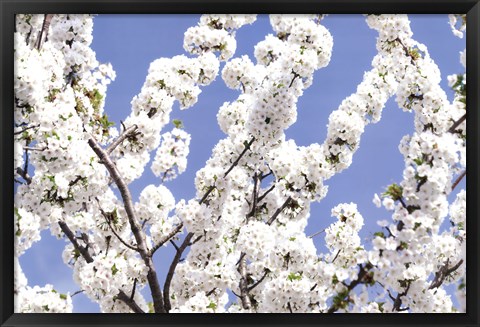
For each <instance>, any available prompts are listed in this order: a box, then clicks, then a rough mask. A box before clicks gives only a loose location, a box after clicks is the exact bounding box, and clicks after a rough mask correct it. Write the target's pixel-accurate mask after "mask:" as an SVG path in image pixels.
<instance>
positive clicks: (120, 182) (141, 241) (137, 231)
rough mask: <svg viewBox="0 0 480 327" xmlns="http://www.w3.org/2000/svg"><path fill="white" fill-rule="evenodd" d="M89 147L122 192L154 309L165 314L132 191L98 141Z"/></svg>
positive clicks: (93, 140) (89, 141) (91, 142)
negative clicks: (145, 272) (145, 267)
mask: <svg viewBox="0 0 480 327" xmlns="http://www.w3.org/2000/svg"><path fill="white" fill-rule="evenodd" d="M88 145H89V146H90V147H91V148H92V150H93V151H94V152H95V153H96V154H97V156H98V157H99V159H100V161H101V162H102V163H103V165H104V166H105V167H106V168H107V170H108V172H109V173H110V176H111V177H112V178H113V180H114V182H115V184H116V185H117V187H118V189H119V191H120V194H121V196H122V199H123V204H124V207H125V211H126V213H127V217H128V222H129V224H130V229H131V231H132V233H133V235H134V236H135V240H136V241H137V247H138V252H139V253H140V256H141V257H142V259H143V261H144V263H145V265H146V266H147V268H148V273H147V280H148V285H149V286H150V291H151V294H152V300H153V307H154V309H155V312H156V313H164V312H165V306H164V302H163V296H162V291H161V289H160V284H159V282H158V278H157V272H156V270H155V266H154V265H153V261H152V257H151V256H150V254H149V251H148V249H147V244H146V241H145V233H144V232H143V230H142V229H141V228H140V225H139V223H138V220H137V217H136V214H135V210H134V206H133V202H132V196H131V194H130V190H129V189H128V186H127V184H126V183H125V181H124V179H123V178H122V176H121V175H120V172H119V171H118V169H117V167H116V166H115V164H114V163H113V162H112V160H111V159H110V156H109V155H108V153H106V152H105V151H104V150H103V149H102V148H101V147H100V146H99V145H98V143H97V141H95V139H93V138H90V139H89V140H88Z"/></svg>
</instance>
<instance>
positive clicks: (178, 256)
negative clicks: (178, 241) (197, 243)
mask: <svg viewBox="0 0 480 327" xmlns="http://www.w3.org/2000/svg"><path fill="white" fill-rule="evenodd" d="M192 237H193V233H192V232H190V233H188V234H187V236H186V237H185V239H184V240H183V243H182V245H180V247H179V248H178V249H177V253H175V257H174V258H173V260H172V263H171V264H170V268H169V269H168V273H167V277H166V278H165V284H164V285H163V298H164V299H165V311H166V312H168V311H170V309H171V308H172V305H171V303H170V286H171V283H172V278H173V275H174V274H175V269H176V268H177V265H178V263H179V262H180V259H181V258H182V254H183V252H184V251H185V249H186V248H187V247H188V246H189V245H190V240H191V239H192Z"/></svg>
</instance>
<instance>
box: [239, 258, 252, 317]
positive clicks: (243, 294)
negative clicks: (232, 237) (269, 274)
mask: <svg viewBox="0 0 480 327" xmlns="http://www.w3.org/2000/svg"><path fill="white" fill-rule="evenodd" d="M240 256H241V257H242V258H241V259H240V264H239V265H238V269H237V271H238V272H239V273H240V284H239V287H240V299H241V301H242V307H243V308H244V309H245V310H248V309H250V307H251V306H252V303H251V301H250V295H249V294H248V281H247V259H246V258H245V252H242V254H241V255H240Z"/></svg>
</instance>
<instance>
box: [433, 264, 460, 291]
mask: <svg viewBox="0 0 480 327" xmlns="http://www.w3.org/2000/svg"><path fill="white" fill-rule="evenodd" d="M462 263H463V259H460V261H459V262H457V264H456V265H454V266H452V267H450V268H449V267H448V265H449V261H448V260H447V262H446V263H445V264H444V265H443V266H442V267H441V268H440V270H439V271H437V272H436V273H435V278H434V279H433V280H432V283H431V284H430V287H429V288H428V289H429V290H431V289H434V288H437V287H440V286H441V285H442V284H443V282H444V281H445V278H447V277H448V276H449V275H450V274H451V273H453V272H454V271H455V270H457V269H458V268H460V266H461V265H462Z"/></svg>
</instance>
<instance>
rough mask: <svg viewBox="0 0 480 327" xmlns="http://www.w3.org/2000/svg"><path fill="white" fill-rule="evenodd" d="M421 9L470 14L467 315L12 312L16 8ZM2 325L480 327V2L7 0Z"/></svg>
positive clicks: (2, 44) (2, 1) (0, 163)
mask: <svg viewBox="0 0 480 327" xmlns="http://www.w3.org/2000/svg"><path fill="white" fill-rule="evenodd" d="M47 12H48V13H95V14H102V13H110V14H139V13H185V14H191V13H242V14H245V13H258V14H260V13H292V14H296V13H297V14H298V13H312V12H320V13H332V14H333V13H344V14H345V13H376V14H387V13H418V14H428V13H431V14H440V13H442V14H447V13H459V14H460V13H466V14H467V20H468V24H467V33H466V37H467V40H466V42H467V92H468V97H467V116H468V117H467V135H468V142H467V153H468V155H467V161H468V165H467V166H468V173H467V184H468V189H467V223H468V225H469V233H470V235H472V236H471V237H468V238H467V252H468V253H467V262H468V270H467V283H468V292H467V313H465V314H413V315H408V314H388V315H384V314H335V315H328V314H327V315H306V314H305V315H304V314H295V315H281V314H255V315H241V316H238V315H211V314H178V315H147V314H145V315H128V314H55V315H46V314H14V313H13V312H14V311H13V245H14V242H13V219H11V217H13V202H14V196H13V190H14V188H13V160H11V159H12V158H13V124H12V123H11V122H13V110H11V107H12V104H13V67H14V66H13V65H14V62H13V29H14V15H15V14H17V13H47ZM0 17H1V27H0V28H1V29H0V34H1V39H0V49H1V52H2V54H1V67H0V75H1V88H0V99H1V104H2V107H1V110H0V122H1V124H0V126H1V127H0V128H1V129H0V135H1V142H0V155H1V157H2V160H0V186H1V190H2V191H1V196H0V208H1V211H2V219H1V229H0V230H1V242H0V249H1V250H0V262H1V270H0V294H1V300H0V302H1V305H0V324H1V326H5V327H7V326H9V327H10V326H38V325H44V326H80V325H82V326H83V325H89V326H97V325H98V326H107V325H109V326H113V325H115V326H130V325H131V326H135V325H142V326H155V325H159V326H160V325H161V326H190V325H191V326H193V325H198V326H207V325H208V326H210V325H249V326H252V327H253V326H260V325H262V326H265V325H279V326H307V325H317V324H318V325H322V326H349V325H352V326H354V325H355V326H358V325H376V324H379V325H382V326H384V325H385V326H389V325H392V326H393V325H395V326H403V325H405V326H407V325H409V326H411V325H414V326H416V325H426V326H427V325H442V326H478V325H479V323H480V319H479V308H480V305H479V302H478V299H479V298H480V293H479V284H478V276H479V264H480V260H479V259H478V253H479V252H480V247H479V241H478V239H479V238H478V237H477V236H476V233H480V230H479V224H478V214H479V210H478V208H479V203H480V201H478V196H479V195H478V187H479V185H480V179H479V174H478V170H479V167H480V166H479V156H480V151H479V136H480V126H479V125H480V124H479V115H478V112H479V110H480V101H479V93H480V87H479V75H480V74H479V72H480V70H479V62H478V55H479V53H480V51H479V50H480V35H479V34H480V4H479V1H478V0H418V1H416V0H404V1H400V0H396V1H386V0H336V1H335V0H329V1H321V0H300V1H294V0H257V1H255V0H248V1H241V2H240V1H226V0H207V1H198V0H197V1H196V0H140V1H134V0H127V1H110V0H101V1H98V0H85V1H75V0H74V1H67V0H64V1H59V0H38V1H35V0H30V1H25V0H0Z"/></svg>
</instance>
